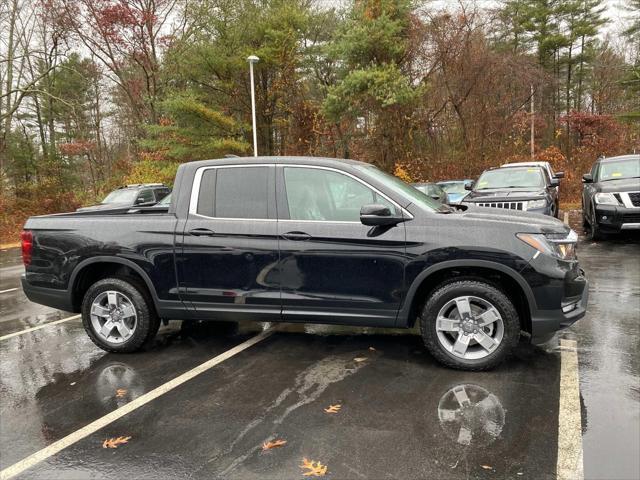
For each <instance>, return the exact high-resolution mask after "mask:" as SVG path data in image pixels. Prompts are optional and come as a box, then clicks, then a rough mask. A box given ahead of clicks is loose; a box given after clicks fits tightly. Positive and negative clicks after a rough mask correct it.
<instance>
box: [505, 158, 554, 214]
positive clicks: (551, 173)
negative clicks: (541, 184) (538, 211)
mask: <svg viewBox="0 0 640 480" xmlns="http://www.w3.org/2000/svg"><path fill="white" fill-rule="evenodd" d="M502 166H503V167H541V168H542V169H543V170H544V171H545V173H546V174H547V175H548V176H549V180H551V179H554V178H557V179H558V180H560V179H561V178H564V172H554V171H553V167H551V164H550V163H549V162H513V163H505V164H504V165H502ZM555 189H556V194H557V200H558V205H559V204H560V183H559V182H558V185H556V186H555ZM558 212H559V209H558V208H557V209H556V215H555V216H557V214H558Z"/></svg>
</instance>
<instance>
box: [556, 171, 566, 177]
mask: <svg viewBox="0 0 640 480" xmlns="http://www.w3.org/2000/svg"><path fill="white" fill-rule="evenodd" d="M554 177H556V178H564V172H556V173H555V175H554Z"/></svg>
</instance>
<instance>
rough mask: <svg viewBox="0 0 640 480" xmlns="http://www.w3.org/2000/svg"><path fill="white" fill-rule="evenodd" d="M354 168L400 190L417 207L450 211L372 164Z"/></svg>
mask: <svg viewBox="0 0 640 480" xmlns="http://www.w3.org/2000/svg"><path fill="white" fill-rule="evenodd" d="M356 168H357V169H358V170H361V171H363V172H364V173H366V174H368V175H370V176H372V177H374V178H375V179H376V180H378V181H380V182H382V183H384V184H385V185H386V186H387V187H389V188H391V189H393V190H396V191H399V192H402V194H403V195H404V196H406V197H408V198H409V199H411V202H412V203H415V204H416V205H418V206H419V207H423V208H425V209H427V210H436V211H438V212H450V211H451V209H450V208H449V207H447V206H446V205H442V204H441V203H439V202H436V201H435V200H433V199H432V198H430V197H428V196H427V195H425V194H424V193H422V192H421V191H420V190H417V189H416V188H414V187H412V186H411V185H409V184H408V183H404V182H403V181H402V180H400V179H399V178H398V177H394V176H393V175H389V174H388V173H385V172H383V171H382V170H379V169H378V168H376V167H374V166H373V165H371V166H369V165H367V166H361V165H357V166H356Z"/></svg>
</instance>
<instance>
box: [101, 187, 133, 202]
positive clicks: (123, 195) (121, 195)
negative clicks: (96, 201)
mask: <svg viewBox="0 0 640 480" xmlns="http://www.w3.org/2000/svg"><path fill="white" fill-rule="evenodd" d="M137 195H138V191H137V190H129V189H122V190H114V191H113V192H111V193H110V194H109V195H107V196H106V197H105V199H104V200H102V203H103V204H109V203H131V204H133V202H134V200H135V199H136V196H137Z"/></svg>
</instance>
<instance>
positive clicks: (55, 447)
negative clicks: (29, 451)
mask: <svg viewBox="0 0 640 480" xmlns="http://www.w3.org/2000/svg"><path fill="white" fill-rule="evenodd" d="M272 333H273V331H272V330H271V329H267V330H264V331H263V332H261V333H259V334H258V335H256V336H255V337H251V338H250V339H249V340H247V341H245V342H242V343H241V344H240V345H236V346H235V347H233V348H232V349H230V350H227V351H226V352H223V353H221V354H220V355H217V356H215V357H213V358H212V359H211V360H207V361H206V362H204V363H202V364H200V365H198V366H197V367H195V368H193V369H191V370H189V371H188V372H185V373H183V374H182V375H179V376H177V377H176V378H174V379H173V380H170V381H168V382H167V383H165V384H163V385H160V386H159V387H157V388H154V389H153V390H151V391H150V392H147V393H145V394H144V395H142V396H140V397H138V398H136V399H135V400H133V401H131V402H129V403H127V404H126V405H124V406H122V407H120V408H118V409H116V410H114V411H113V412H111V413H108V414H106V415H105V416H103V417H100V418H99V419H97V420H95V421H93V422H91V423H90V424H89V425H86V426H84V427H82V428H81V429H80V430H76V431H75V432H73V433H71V434H69V435H67V436H66V437H64V438H61V439H60V440H58V441H57V442H54V443H52V444H51V445H49V446H48V447H45V448H43V449H42V450H40V451H38V452H36V453H34V454H33V455H29V456H28V457H27V458H25V459H23V460H21V461H19V462H18V463H14V464H13V465H11V466H10V467H7V468H5V469H4V470H2V472H0V480H7V479H9V478H12V477H15V476H16V475H18V474H20V473H22V472H24V471H25V470H27V469H28V468H31V467H33V466H34V465H35V464H37V463H39V462H42V461H43V460H46V459H47V458H49V457H51V456H52V455H55V454H56V453H58V452H60V451H61V450H64V449H65V448H67V447H69V446H71V445H73V444H74V443H76V442H78V441H80V440H82V439H83V438H85V437H88V436H89V435H91V434H92V433H95V432H97V431H98V430H100V429H101V428H103V427H106V426H107V425H109V424H110V423H113V422H115V421H116V420H118V419H120V418H122V417H124V416H125V415H127V414H128V413H131V412H133V411H134V410H136V409H138V408H140V407H142V406H143V405H145V404H147V403H149V402H150V401H152V400H154V399H156V398H158V397H160V396H161V395H164V394H165V393H167V392H169V391H171V390H173V389H174V388H176V387H179V386H180V385H182V384H183V383H185V382H188V381H189V380H191V379H192V378H194V377H196V376H198V375H200V374H201V373H204V372H206V371H207V370H209V369H210V368H212V367H215V366H216V365H218V364H220V363H222V362H224V361H225V360H228V359H229V358H231V357H233V356H234V355H237V354H238V353H240V352H242V351H243V350H246V349H247V348H249V347H251V346H253V345H255V344H256V343H258V342H260V341H262V340H264V339H265V338H267V337H269V335H271V334H272Z"/></svg>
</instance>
